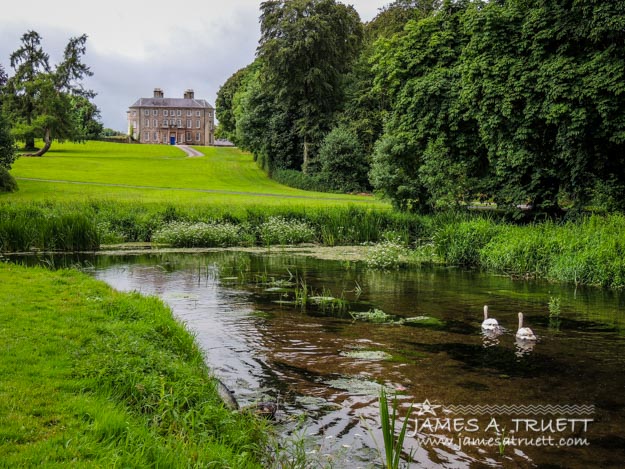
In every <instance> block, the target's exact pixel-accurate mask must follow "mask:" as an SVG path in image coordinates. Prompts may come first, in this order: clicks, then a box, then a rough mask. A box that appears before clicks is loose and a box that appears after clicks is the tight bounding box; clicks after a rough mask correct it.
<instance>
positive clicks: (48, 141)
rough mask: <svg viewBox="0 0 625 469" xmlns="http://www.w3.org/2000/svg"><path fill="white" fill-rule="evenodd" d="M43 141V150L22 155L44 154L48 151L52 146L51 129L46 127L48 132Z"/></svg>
mask: <svg viewBox="0 0 625 469" xmlns="http://www.w3.org/2000/svg"><path fill="white" fill-rule="evenodd" d="M43 141H44V143H45V144H44V146H43V148H42V149H41V150H39V151H38V152H35V153H26V154H25V155H22V156H43V155H44V153H46V152H47V151H48V150H49V149H50V147H51V146H52V138H51V136H50V129H46V134H45V136H44V137H43Z"/></svg>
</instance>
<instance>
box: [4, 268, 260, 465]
mask: <svg viewBox="0 0 625 469" xmlns="http://www.w3.org/2000/svg"><path fill="white" fill-rule="evenodd" d="M0 304H1V305H2V307H1V308H0V343H1V344H2V354H1V355H0V377H1V379H0V467H37V466H42V467H172V468H187V467H237V468H247V467H250V468H252V467H261V465H260V464H259V463H258V460H259V459H258V458H259V457H260V450H261V448H262V445H261V443H262V441H261V438H262V433H263V432H262V431H261V430H262V428H260V427H259V425H261V424H260V423H258V422H257V421H256V420H255V419H254V418H252V417H249V416H246V415H241V414H233V413H232V412H230V411H228V410H226V409H225V408H224V407H223V406H222V404H221V402H220V400H219V398H218V396H217V394H216V391H215V388H214V382H213V380H212V379H211V378H210V377H209V374H208V373H209V372H208V369H207V367H206V366H205V364H204V361H203V359H202V354H201V352H200V351H199V349H198V348H197V346H196V345H195V342H194V340H193V337H192V336H191V335H190V334H189V332H188V331H186V330H185V328H184V327H183V326H182V325H180V324H179V323H177V322H176V321H175V320H174V319H173V317H172V315H171V312H170V310H168V309H167V308H166V307H165V306H164V305H163V304H162V303H161V302H160V301H159V300H157V299H155V298H146V297H141V296H140V295H138V294H125V293H119V292H116V291H114V290H112V289H111V288H109V287H108V286H106V285H105V284H104V283H102V282H99V281H96V280H93V279H91V278H90V277H88V276H87V275H85V274H81V273H79V272H75V271H68V270H63V271H56V272H51V271H49V270H45V269H39V268H28V269H27V268H23V267H20V266H15V265H8V264H1V263H0Z"/></svg>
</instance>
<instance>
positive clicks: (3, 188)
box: [0, 166, 17, 192]
mask: <svg viewBox="0 0 625 469" xmlns="http://www.w3.org/2000/svg"><path fill="white" fill-rule="evenodd" d="M15 191H17V182H16V181H15V178H14V177H13V176H11V173H9V171H8V170H7V169H6V168H4V167H3V166H0V192H15Z"/></svg>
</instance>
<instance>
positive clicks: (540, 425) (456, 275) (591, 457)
mask: <svg viewBox="0 0 625 469" xmlns="http://www.w3.org/2000/svg"><path fill="white" fill-rule="evenodd" d="M82 261H83V264H82V265H88V266H89V267H87V268H86V269H85V270H86V271H88V272H90V273H92V275H94V276H95V277H96V278H98V279H101V280H104V281H105V282H107V283H109V284H110V285H111V286H113V287H114V288H116V289H118V290H122V291H132V290H136V291H138V292H140V293H143V294H149V295H157V296H159V297H160V298H162V299H163V300H164V301H165V302H167V303H168V304H169V305H170V306H171V308H172V310H173V312H174V314H175V316H176V317H177V318H179V319H180V320H181V321H183V322H184V323H186V324H187V326H188V327H189V329H191V330H192V331H193V332H194V333H195V334H196V336H197V340H198V342H199V344H200V346H201V347H202V349H203V350H204V351H205V354H206V360H207V362H208V364H209V366H210V367H211V369H212V370H214V373H215V375H216V376H217V377H219V378H220V379H221V380H222V381H223V382H224V383H225V384H226V385H227V386H228V387H229V388H230V389H232V390H233V391H234V393H235V396H236V398H237V400H238V401H239V403H240V404H241V405H247V404H254V403H256V402H259V401H267V400H271V401H277V402H278V403H279V411H278V414H277V425H279V426H281V427H280V428H282V429H283V430H282V431H283V433H284V437H285V438H286V439H287V440H290V441H291V442H292V443H293V444H292V445H291V446H289V445H288V444H285V445H284V446H285V449H284V450H283V454H282V455H279V456H277V457H278V458H279V457H282V458H285V457H288V453H289V452H296V451H297V448H300V450H301V451H305V452H306V453H307V459H308V461H309V467H335V468H350V469H351V468H357V467H363V468H365V467H381V466H380V463H381V459H380V456H379V452H378V450H377V449H376V447H379V448H380V449H382V447H383V443H382V441H383V438H382V434H381V431H380V423H379V403H378V397H379V392H380V388H381V387H382V386H383V387H384V388H385V389H386V390H387V392H388V393H389V395H390V396H391V397H392V396H396V399H397V404H398V408H399V410H398V412H399V416H400V418H399V423H398V425H399V424H401V423H403V422H404V421H405V419H406V416H407V415H408V412H409V408H410V406H411V405H412V410H411V411H410V414H409V418H408V421H407V434H406V438H405V441H404V460H405V461H406V465H407V463H408V461H410V462H411V467H447V468H456V467H471V468H472V467H580V468H582V467H584V468H585V467H625V295H623V294H620V293H618V292H607V291H602V290H599V289H579V288H575V287H574V286H563V285H554V284H549V283H546V282H529V281H514V280H510V279H508V278H505V277H498V276H492V275H485V274H481V273H478V272H468V271H463V270H460V269H455V268H453V269H452V268H440V267H438V268H434V267H431V268H421V269H415V270H411V271H398V272H380V271H373V270H367V269H366V268H364V267H363V266H362V265H360V264H358V263H354V262H351V263H347V262H339V261H321V260H316V259H312V258H309V257H303V256H297V255H290V254H286V253H282V254H280V253H277V254H258V253H257V254H253V253H243V252H211V253H202V254H175V253H162V254H159V253H150V254H141V255H139V254H135V255H128V254H127V255H114V256H96V257H91V258H89V259H88V260H87V263H86V264H85V259H83V260H82ZM304 290H305V291H306V292H307V297H306V305H305V306H303V305H301V304H296V303H297V301H296V300H297V299H298V298H302V292H303V291H304ZM296 292H297V293H296ZM331 298H335V300H332V299H331ZM336 299H338V300H336ZM550 299H555V300H556V301H559V303H560V306H559V310H560V313H559V316H553V315H552V316H551V317H550V314H549V308H548V303H549V301H550ZM339 300H340V301H339ZM552 301H553V300H552ZM300 303H301V301H300ZM484 305H488V306H489V311H490V315H491V316H492V317H495V318H497V319H498V321H499V323H500V324H501V325H502V326H503V327H504V328H505V330H504V332H503V333H502V334H501V335H499V336H497V337H488V336H484V335H483V334H482V332H481V327H480V324H481V321H482V319H483V313H482V309H483V306H484ZM372 311H373V312H377V313H380V312H384V313H386V314H388V315H389V317H388V318H387V319H388V320H387V321H386V322H383V323H376V322H370V321H367V320H363V319H366V316H364V315H362V316H358V315H357V314H350V312H351V313H358V312H359V313H363V312H372ZM520 311H522V312H523V313H524V315H525V325H527V326H530V327H531V328H532V329H533V331H534V333H535V334H536V335H537V337H538V339H537V341H536V342H535V343H524V342H519V341H517V340H516V339H515V333H516V329H517V314H518V312H520ZM406 318H417V319H414V320H413V321H412V322H405V321H402V319H406ZM297 441H304V443H305V445H304V446H302V447H300V446H298V445H297V444H295V442H297ZM289 448H290V449H289Z"/></svg>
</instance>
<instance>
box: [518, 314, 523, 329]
mask: <svg viewBox="0 0 625 469" xmlns="http://www.w3.org/2000/svg"><path fill="white" fill-rule="evenodd" d="M520 329H523V315H521V314H519V330H520Z"/></svg>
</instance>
